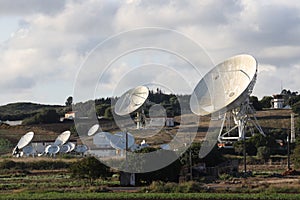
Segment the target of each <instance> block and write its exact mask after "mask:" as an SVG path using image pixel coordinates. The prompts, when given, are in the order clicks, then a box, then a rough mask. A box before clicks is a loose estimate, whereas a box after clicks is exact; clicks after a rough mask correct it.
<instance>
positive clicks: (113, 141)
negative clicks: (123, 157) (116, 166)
mask: <svg viewBox="0 0 300 200" xmlns="http://www.w3.org/2000/svg"><path fill="white" fill-rule="evenodd" d="M126 135H127V144H128V145H127V148H130V147H131V146H132V145H134V141H135V139H134V137H133V135H132V134H130V133H128V132H127V133H124V132H118V133H116V134H114V135H112V136H111V138H110V145H111V146H112V147H113V148H115V149H120V150H126Z"/></svg>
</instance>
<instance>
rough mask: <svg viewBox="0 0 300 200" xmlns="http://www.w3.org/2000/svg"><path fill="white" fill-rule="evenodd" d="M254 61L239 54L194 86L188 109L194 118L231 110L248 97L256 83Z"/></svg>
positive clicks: (255, 65)
mask: <svg viewBox="0 0 300 200" xmlns="http://www.w3.org/2000/svg"><path fill="white" fill-rule="evenodd" d="M256 73H257V62H256V60H255V58H253V57H252V56H250V55H238V56H234V57H232V58H229V59H228V60H226V61H224V62H222V63H220V64H218V65H217V66H216V67H214V68H213V69H212V70H211V71H210V72H208V73H207V74H206V75H205V76H204V77H203V79H201V80H200V82H199V83H198V84H197V86H196V88H195V89H194V92H193V95H192V98H191V102H190V105H191V110H192V112H194V113H195V114H197V115H202V116H203V115H208V114H212V113H216V112H218V111H221V112H222V111H223V112H226V111H230V110H232V109H234V108H237V107H239V106H240V105H241V104H242V103H243V102H245V100H246V99H247V98H248V97H249V95H250V94H251V92H252V89H253V86H254V84H255V81H256Z"/></svg>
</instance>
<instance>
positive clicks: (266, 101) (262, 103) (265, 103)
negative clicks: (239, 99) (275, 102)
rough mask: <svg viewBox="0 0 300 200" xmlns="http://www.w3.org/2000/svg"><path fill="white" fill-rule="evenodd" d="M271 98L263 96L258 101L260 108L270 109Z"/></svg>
mask: <svg viewBox="0 0 300 200" xmlns="http://www.w3.org/2000/svg"><path fill="white" fill-rule="evenodd" d="M272 99H273V97H271V96H264V97H263V98H262V99H261V100H260V101H259V103H260V106H261V108H270V107H271V100H272Z"/></svg>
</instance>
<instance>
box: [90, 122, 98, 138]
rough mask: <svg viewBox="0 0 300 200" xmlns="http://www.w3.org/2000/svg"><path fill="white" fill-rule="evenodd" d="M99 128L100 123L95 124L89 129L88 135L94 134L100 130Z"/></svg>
mask: <svg viewBox="0 0 300 200" xmlns="http://www.w3.org/2000/svg"><path fill="white" fill-rule="evenodd" d="M98 129H99V124H95V125H93V126H92V127H91V128H90V129H89V131H88V136H92V135H94V134H95V133H96V132H97V131H98Z"/></svg>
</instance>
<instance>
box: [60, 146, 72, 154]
mask: <svg viewBox="0 0 300 200" xmlns="http://www.w3.org/2000/svg"><path fill="white" fill-rule="evenodd" d="M70 150H71V147H70V146H69V145H68V144H64V145H62V146H61V147H60V149H59V152H60V153H68V152H70Z"/></svg>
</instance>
